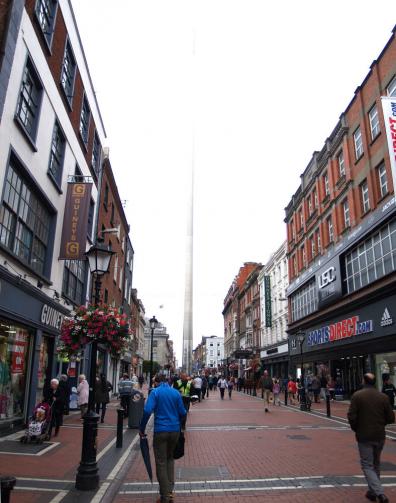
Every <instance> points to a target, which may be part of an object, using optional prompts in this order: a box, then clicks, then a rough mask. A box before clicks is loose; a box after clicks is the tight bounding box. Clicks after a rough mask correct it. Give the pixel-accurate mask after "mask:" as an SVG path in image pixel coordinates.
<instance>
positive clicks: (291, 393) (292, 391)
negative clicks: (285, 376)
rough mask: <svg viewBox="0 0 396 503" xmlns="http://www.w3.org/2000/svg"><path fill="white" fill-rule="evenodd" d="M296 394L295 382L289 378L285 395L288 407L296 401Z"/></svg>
mask: <svg viewBox="0 0 396 503" xmlns="http://www.w3.org/2000/svg"><path fill="white" fill-rule="evenodd" d="M296 394H297V384H296V381H295V380H294V379H292V378H290V380H289V382H288V383H287V395H288V398H289V403H290V405H294V400H295V399H296Z"/></svg>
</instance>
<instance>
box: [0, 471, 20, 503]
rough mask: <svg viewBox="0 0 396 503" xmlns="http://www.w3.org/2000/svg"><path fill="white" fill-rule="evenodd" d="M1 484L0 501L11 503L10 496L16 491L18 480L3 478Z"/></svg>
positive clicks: (0, 480)
mask: <svg viewBox="0 0 396 503" xmlns="http://www.w3.org/2000/svg"><path fill="white" fill-rule="evenodd" d="M0 484H1V496H0V501H1V502H2V503H10V496H11V495H10V493H11V491H12V490H13V489H14V486H15V484H16V478H15V477H1V479H0Z"/></svg>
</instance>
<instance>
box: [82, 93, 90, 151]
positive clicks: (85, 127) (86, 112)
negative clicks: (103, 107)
mask: <svg viewBox="0 0 396 503" xmlns="http://www.w3.org/2000/svg"><path fill="white" fill-rule="evenodd" d="M90 116H91V111H90V109H89V105H88V100H87V98H86V97H85V96H84V98H83V101H82V106H81V115H80V135H81V138H82V139H83V142H84V145H85V146H87V145H88V137H89V119H90Z"/></svg>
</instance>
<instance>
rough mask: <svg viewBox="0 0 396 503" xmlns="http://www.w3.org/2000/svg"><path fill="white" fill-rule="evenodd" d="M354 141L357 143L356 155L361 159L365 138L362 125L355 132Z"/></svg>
mask: <svg viewBox="0 0 396 503" xmlns="http://www.w3.org/2000/svg"><path fill="white" fill-rule="evenodd" d="M353 142H354V144H355V157H356V159H359V158H360V157H361V156H362V155H363V139H362V132H361V130H360V126H359V127H358V128H357V129H356V131H355V132H354V133H353Z"/></svg>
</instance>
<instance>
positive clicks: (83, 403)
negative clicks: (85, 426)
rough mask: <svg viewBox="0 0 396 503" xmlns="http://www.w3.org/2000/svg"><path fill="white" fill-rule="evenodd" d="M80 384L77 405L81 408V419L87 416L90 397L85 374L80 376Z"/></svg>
mask: <svg viewBox="0 0 396 503" xmlns="http://www.w3.org/2000/svg"><path fill="white" fill-rule="evenodd" d="M78 383H79V384H78V386H77V395H78V398H77V405H78V406H79V407H80V410H81V419H82V418H83V417H84V416H85V414H86V412H87V410H88V398H89V385H88V381H87V380H86V378H85V375H84V374H80V375H79V376H78Z"/></svg>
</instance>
